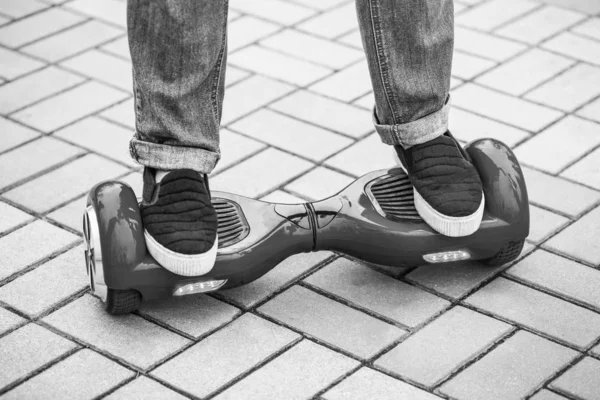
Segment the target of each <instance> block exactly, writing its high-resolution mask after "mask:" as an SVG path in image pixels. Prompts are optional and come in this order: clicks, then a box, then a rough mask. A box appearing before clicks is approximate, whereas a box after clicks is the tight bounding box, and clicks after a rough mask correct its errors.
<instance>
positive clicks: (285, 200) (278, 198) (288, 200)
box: [260, 190, 306, 204]
mask: <svg viewBox="0 0 600 400" xmlns="http://www.w3.org/2000/svg"><path fill="white" fill-rule="evenodd" d="M260 200H262V201H266V202H268V203H282V204H299V203H304V202H305V201H306V199H303V198H301V197H297V196H294V195H293V194H289V193H287V192H284V191H283V190H275V191H274V192H271V193H269V194H268V195H266V196H264V197H263V198H261V199H260Z"/></svg>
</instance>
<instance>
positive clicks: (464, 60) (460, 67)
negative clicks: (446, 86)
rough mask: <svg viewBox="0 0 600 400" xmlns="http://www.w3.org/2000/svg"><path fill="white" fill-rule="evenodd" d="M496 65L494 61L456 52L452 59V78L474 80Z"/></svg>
mask: <svg viewBox="0 0 600 400" xmlns="http://www.w3.org/2000/svg"><path fill="white" fill-rule="evenodd" d="M495 65H496V63H495V62H493V61H490V60H486V59H483V58H481V57H477V56H473V55H470V54H467V53H462V52H460V51H455V52H454V56H453V57H452V76H455V77H459V78H462V79H473V78H475V77H476V76H477V75H481V74H482V73H483V72H484V71H487V70H489V69H491V68H493V67H494V66H495Z"/></svg>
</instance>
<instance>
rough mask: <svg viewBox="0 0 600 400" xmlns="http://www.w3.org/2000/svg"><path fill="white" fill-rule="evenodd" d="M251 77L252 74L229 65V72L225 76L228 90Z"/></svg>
mask: <svg viewBox="0 0 600 400" xmlns="http://www.w3.org/2000/svg"><path fill="white" fill-rule="evenodd" d="M250 75H251V74H250V72H247V71H244V70H241V69H239V68H236V67H234V66H229V65H228V66H227V72H226V74H225V87H226V88H228V87H229V86H231V85H234V84H235V83H237V82H239V81H241V80H243V79H246V78H247V77H248V76H250Z"/></svg>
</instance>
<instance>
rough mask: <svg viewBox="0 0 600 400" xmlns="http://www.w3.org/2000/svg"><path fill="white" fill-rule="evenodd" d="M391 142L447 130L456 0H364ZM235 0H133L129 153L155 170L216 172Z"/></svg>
mask: <svg viewBox="0 0 600 400" xmlns="http://www.w3.org/2000/svg"><path fill="white" fill-rule="evenodd" d="M356 8H357V11H358V20H359V26H360V31H361V36H362V40H363V44H364V48H365V52H366V55H367V60H368V65H369V71H370V75H371V81H372V84H373V90H374V93H375V108H374V110H373V121H374V124H375V128H376V130H377V132H378V133H379V135H380V136H381V139H382V141H383V142H384V143H386V144H390V145H391V144H399V145H402V146H404V147H410V146H413V145H415V144H418V143H423V142H426V141H429V140H431V139H434V138H436V137H437V136H440V135H442V134H443V133H444V132H445V131H446V130H447V129H448V110H449V96H448V92H449V87H450V69H451V64H452V51H453V41H454V10H453V4H452V0H356ZM227 11H228V2H227V0H128V5H127V25H128V35H129V47H130V51H131V57H132V61H133V80H134V94H135V113H136V133H135V135H134V137H133V139H132V140H131V144H130V150H131V156H132V157H133V159H134V160H135V161H137V162H138V163H140V164H142V165H144V166H147V167H153V168H157V169H164V170H172V169H181V168H190V169H194V170H196V171H199V172H201V173H210V172H211V171H212V170H213V168H214V167H215V165H216V163H217V162H218V160H219V158H220V151H219V124H220V120H221V110H222V105H223V94H224V78H225V66H226V60H227Z"/></svg>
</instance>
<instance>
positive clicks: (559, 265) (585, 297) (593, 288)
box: [506, 250, 600, 310]
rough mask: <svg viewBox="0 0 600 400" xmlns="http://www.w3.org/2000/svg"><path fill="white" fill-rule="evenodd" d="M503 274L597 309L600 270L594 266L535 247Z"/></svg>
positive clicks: (598, 306) (599, 295)
mask: <svg viewBox="0 0 600 400" xmlns="http://www.w3.org/2000/svg"><path fill="white" fill-rule="evenodd" d="M506 273H507V274H508V275H509V276H512V277H514V278H517V279H520V280H522V281H525V282H528V283H530V284H532V285H534V286H540V287H543V288H544V289H546V290H549V291H551V292H554V293H556V294H558V295H559V296H561V297H562V296H566V297H568V298H571V299H575V300H576V301H579V302H581V303H584V304H587V305H588V306H590V307H593V308H596V309H598V310H600V293H599V292H598V290H597V288H598V287H600V271H598V270H596V269H594V268H590V267H586V266H585V265H581V264H579V263H576V262H574V261H571V260H568V259H566V258H563V257H560V256H557V255H555V254H552V253H548V252H547V251H544V250H538V251H536V252H535V253H533V254H531V255H530V256H528V257H526V258H524V259H523V260H521V261H519V262H518V263H517V264H516V265H514V266H513V267H512V268H510V269H509V270H508V271H506Z"/></svg>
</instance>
